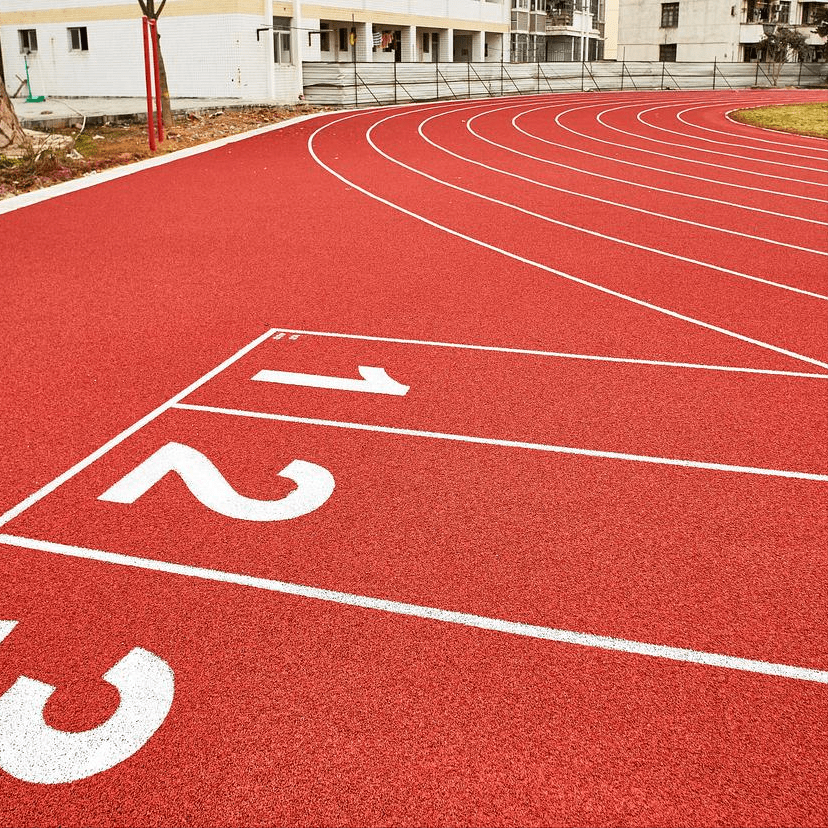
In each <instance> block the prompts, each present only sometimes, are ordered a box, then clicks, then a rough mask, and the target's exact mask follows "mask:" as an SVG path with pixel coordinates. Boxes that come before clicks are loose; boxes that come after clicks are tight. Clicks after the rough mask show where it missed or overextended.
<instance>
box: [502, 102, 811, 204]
mask: <svg viewBox="0 0 828 828" xmlns="http://www.w3.org/2000/svg"><path fill="white" fill-rule="evenodd" d="M594 106H595V104H593V107H594ZM547 108H549V107H538V110H541V109H547ZM581 109H589V107H588V106H579V107H573V108H572V109H568V110H565V111H564V112H561V113H560V114H559V115H556V116H555V123H556V124H557V126H558V127H560V128H561V129H562V130H564V131H565V132H569V133H570V134H572V135H577V136H578V137H579V138H584V139H586V140H587V141H589V142H597V143H601V144H608V145H609V146H611V147H615V146H616V145H615V144H613V143H612V142H611V141H604V140H602V139H600V138H595V137H594V136H592V135H588V134H586V133H584V132H578V131H577V130H575V129H571V128H570V127H568V126H565V125H564V124H562V123H561V121H560V118H561V116H563V115H569V114H570V113H572V112H576V111H578V110H581ZM538 110H529V112H534V111H538ZM529 112H524V113H522V114H521V115H519V116H518V117H519V118H522V117H523V116H524V115H527V114H529ZM515 120H517V119H515ZM516 128H517V129H518V131H519V132H522V133H523V134H524V135H526V136H528V137H529V138H533V139H534V140H536V141H542V142H543V143H544V144H549V145H551V146H553V147H559V146H561V144H560V142H555V141H550V140H548V139H546V138H541V137H540V136H538V135H535V134H534V133H531V132H527V131H526V130H524V129H521V128H520V127H517V126H516ZM564 146H565V148H566V149H567V150H571V151H572V152H578V153H581V154H582V155H588V156H590V157H592V158H599V159H601V160H602V161H611V162H612V163H614V164H624V165H625V166H629V167H637V168H638V169H642V170H650V171H651V172H656V173H659V174H660V175H664V176H675V177H677V178H689V179H690V180H691V181H704V182H705V183H706V184H714V185H716V187H717V188H719V187H732V188H734V189H737V190H748V191H750V192H754V193H762V194H763V195H765V196H779V197H781V198H793V199H796V200H798V201H812V202H816V203H817V204H824V203H825V199H822V198H816V197H815V196H806V195H799V194H796V193H786V192H781V191H779V190H769V189H768V188H767V187H751V186H750V185H748V184H736V183H734V182H732V181H722V180H721V179H718V178H704V177H703V176H700V175H694V174H693V173H684V172H678V171H677V170H667V169H664V168H663V167H651V166H649V165H647V164H640V163H638V162H637V161H629V160H626V159H623V158H617V157H615V156H614V155H601V154H600V153H597V152H591V151H590V150H586V149H582V148H579V147H574V146H572V145H571V144H566V145H564ZM655 154H658V153H655ZM679 160H680V161H686V159H681V158H680V159H679Z"/></svg>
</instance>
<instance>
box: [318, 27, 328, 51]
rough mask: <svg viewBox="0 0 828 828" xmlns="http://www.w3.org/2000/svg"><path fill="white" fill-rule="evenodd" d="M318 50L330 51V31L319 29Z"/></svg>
mask: <svg viewBox="0 0 828 828" xmlns="http://www.w3.org/2000/svg"><path fill="white" fill-rule="evenodd" d="M319 51H320V52H330V51H331V33H330V32H329V31H325V30H323V31H321V32H319Z"/></svg>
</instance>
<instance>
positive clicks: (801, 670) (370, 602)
mask: <svg viewBox="0 0 828 828" xmlns="http://www.w3.org/2000/svg"><path fill="white" fill-rule="evenodd" d="M0 543H4V544H6V545H8V546H13V547H16V548H20V549H30V550H34V551H37V552H48V553H51V554H54V555H65V556H67V557H70V558H81V559H83V560H89V561H98V562H99V563H106V564H115V565H117V566H128V567H133V568H135V569H145V570H150V571H153V572H163V573H165V574H168V575H181V576H184V577H188V578H199V579H201V580H204V581H216V582H218V583H222V584H233V585H235V586H243V587H252V588H253V589H261V590H266V591H268V592H278V593H281V594H283V595H291V596H294V597H297V598H311V599H313V600H316V601H328V602H330V603H334V604H343V605H345V606H349V607H358V608H360V609H366V610H375V611H378V612H388V613H392V614H394V615H403V616H408V617H412V618H422V619H425V620H428V621H441V622H443V623H447V624H457V625H459V626H462V627H474V628H476V629H480V630H487V631H490V632H498V633H505V634H507V635H519V636H524V637H526V638H537V639H541V640H543V641H554V642H556V643H559V644H571V645H575V646H578V647H589V648H592V649H597V650H610V651H613V652H618V653H629V654H631V655H640V656H649V657H650V658H661V659H667V660H668V661H679V662H685V663H689V664H698V665H703V666H705V667H719V668H723V669H728V670H742V671H744V672H747V673H759V674H761V675H766V676H775V677H778V678H787V679H796V680H798V681H812V682H817V683H818V684H828V671H825V670H815V669H813V668H810V667H795V666H792V665H789V664H778V663H775V662H771V661H757V660H754V659H748V658H738V657H737V656H729V655H722V654H720V653H708V652H704V651H701V650H690V649H686V648H683V647H669V646H666V645H664V644H651V643H649V642H646V641H633V640H630V639H627V638H612V637H610V636H606V635H593V634H592V633H584V632H576V631H574V630H563V629H558V628H555V627H542V626H538V625H535V624H524V623H522V622H520V621H507V620H504V619H502V618H490V617H487V616H484V615H473V614H471V613H467V612H456V611H454V610H446V609H439V608H438V607H426V606H422V605H420V604H406V603H403V602H401V601H392V600H390V599H387V598H374V597H372V596H369V595H355V594H353V593H350V592H336V591H334V590H330V589H322V588H320V587H312V586H305V585H304V584H293V583H289V582H286V581H276V580H273V579H270V578H257V577H255V576H253V575H243V574H242V573H239V572H225V571H222V570H218V569H206V568H203V567H200V566H189V565H187V564H177V563H170V562H168V561H159V560H153V559H152V558H140V557H136V556H134V555H122V554H120V553H116V552H105V551H104V550H102V549H88V548H86V547H83V546H70V545H68V544H63V543H53V542H51V541H42V540H37V539H35V538H27V537H21V536H18V535H4V534H0Z"/></svg>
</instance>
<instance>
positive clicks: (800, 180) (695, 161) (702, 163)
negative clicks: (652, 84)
mask: <svg viewBox="0 0 828 828" xmlns="http://www.w3.org/2000/svg"><path fill="white" fill-rule="evenodd" d="M634 105H635V104H624V105H622V106H613V107H610V108H609V109H604V110H602V111H601V112H599V113H598V114H597V115H596V116H595V120H596V121H597V122H598V123H599V124H601V126H603V127H605V128H606V129H607V130H609V131H610V132H617V133H619V134H620V135H626V136H628V137H630V138H635V139H637V140H642V141H652V142H653V143H656V144H666V145H667V146H669V147H676V148H677V149H686V150H691V151H693V152H706V153H709V154H712V155H721V156H723V157H725V158H737V159H739V160H741V161H751V162H753V163H756V164H772V165H775V166H780V167H795V166H796V165H795V164H783V163H780V162H778V161H759V160H757V159H752V158H748V157H746V156H744V155H736V154H735V153H729V152H717V151H716V150H709V149H699V148H698V147H689V146H687V145H686V144H672V143H670V142H668V141H662V140H660V139H657V138H647V137H646V136H643V135H638V134H637V133H635V132H628V131H627V130H625V129H621V128H620V127H614V126H612V125H610V124H608V123H607V122H606V121H604V120H603V116H605V115H609V114H610V113H612V112H618V111H619V110H621V109H629V108H630V107H632V106H634ZM593 140H594V141H601V143H604V144H611V145H612V146H614V147H623V148H624V149H629V150H633V151H634V152H643V153H645V154H647V155H657V156H659V157H660V158H670V159H672V160H673V161H684V162H687V163H690V164H698V165H699V166H702V167H715V168H716V169H718V170H728V171H729V172H735V173H741V174H742V175H757V176H759V177H760V178H772V179H775V180H777V181H787V182H789V183H793V184H804V185H805V186H807V187H821V188H824V187H825V182H824V181H808V180H806V179H803V178H794V177H792V176H790V175H775V174H774V173H768V172H759V171H758V170H749V169H745V168H744V167H728V166H726V165H725V164H716V163H715V162H713V161H701V160H700V159H698V158H692V159H691V158H684V157H682V156H681V155H669V154H668V153H666V152H658V151H657V150H651V149H645V148H644V147H643V146H639V147H637V146H634V145H630V144H620V143H617V142H615V141H603V140H602V139H600V138H595V137H594V136H593ZM799 169H802V170H809V171H811V172H814V171H816V172H821V170H814V168H813V167H799Z"/></svg>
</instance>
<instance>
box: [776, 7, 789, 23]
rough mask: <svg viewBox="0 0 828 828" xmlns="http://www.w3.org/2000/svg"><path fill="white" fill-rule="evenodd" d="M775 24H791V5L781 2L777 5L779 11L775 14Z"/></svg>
mask: <svg viewBox="0 0 828 828" xmlns="http://www.w3.org/2000/svg"><path fill="white" fill-rule="evenodd" d="M776 22H777V23H790V22H791V4H790V3H785V2H782V3H780V4H779V9H778V10H777V12H776Z"/></svg>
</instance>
